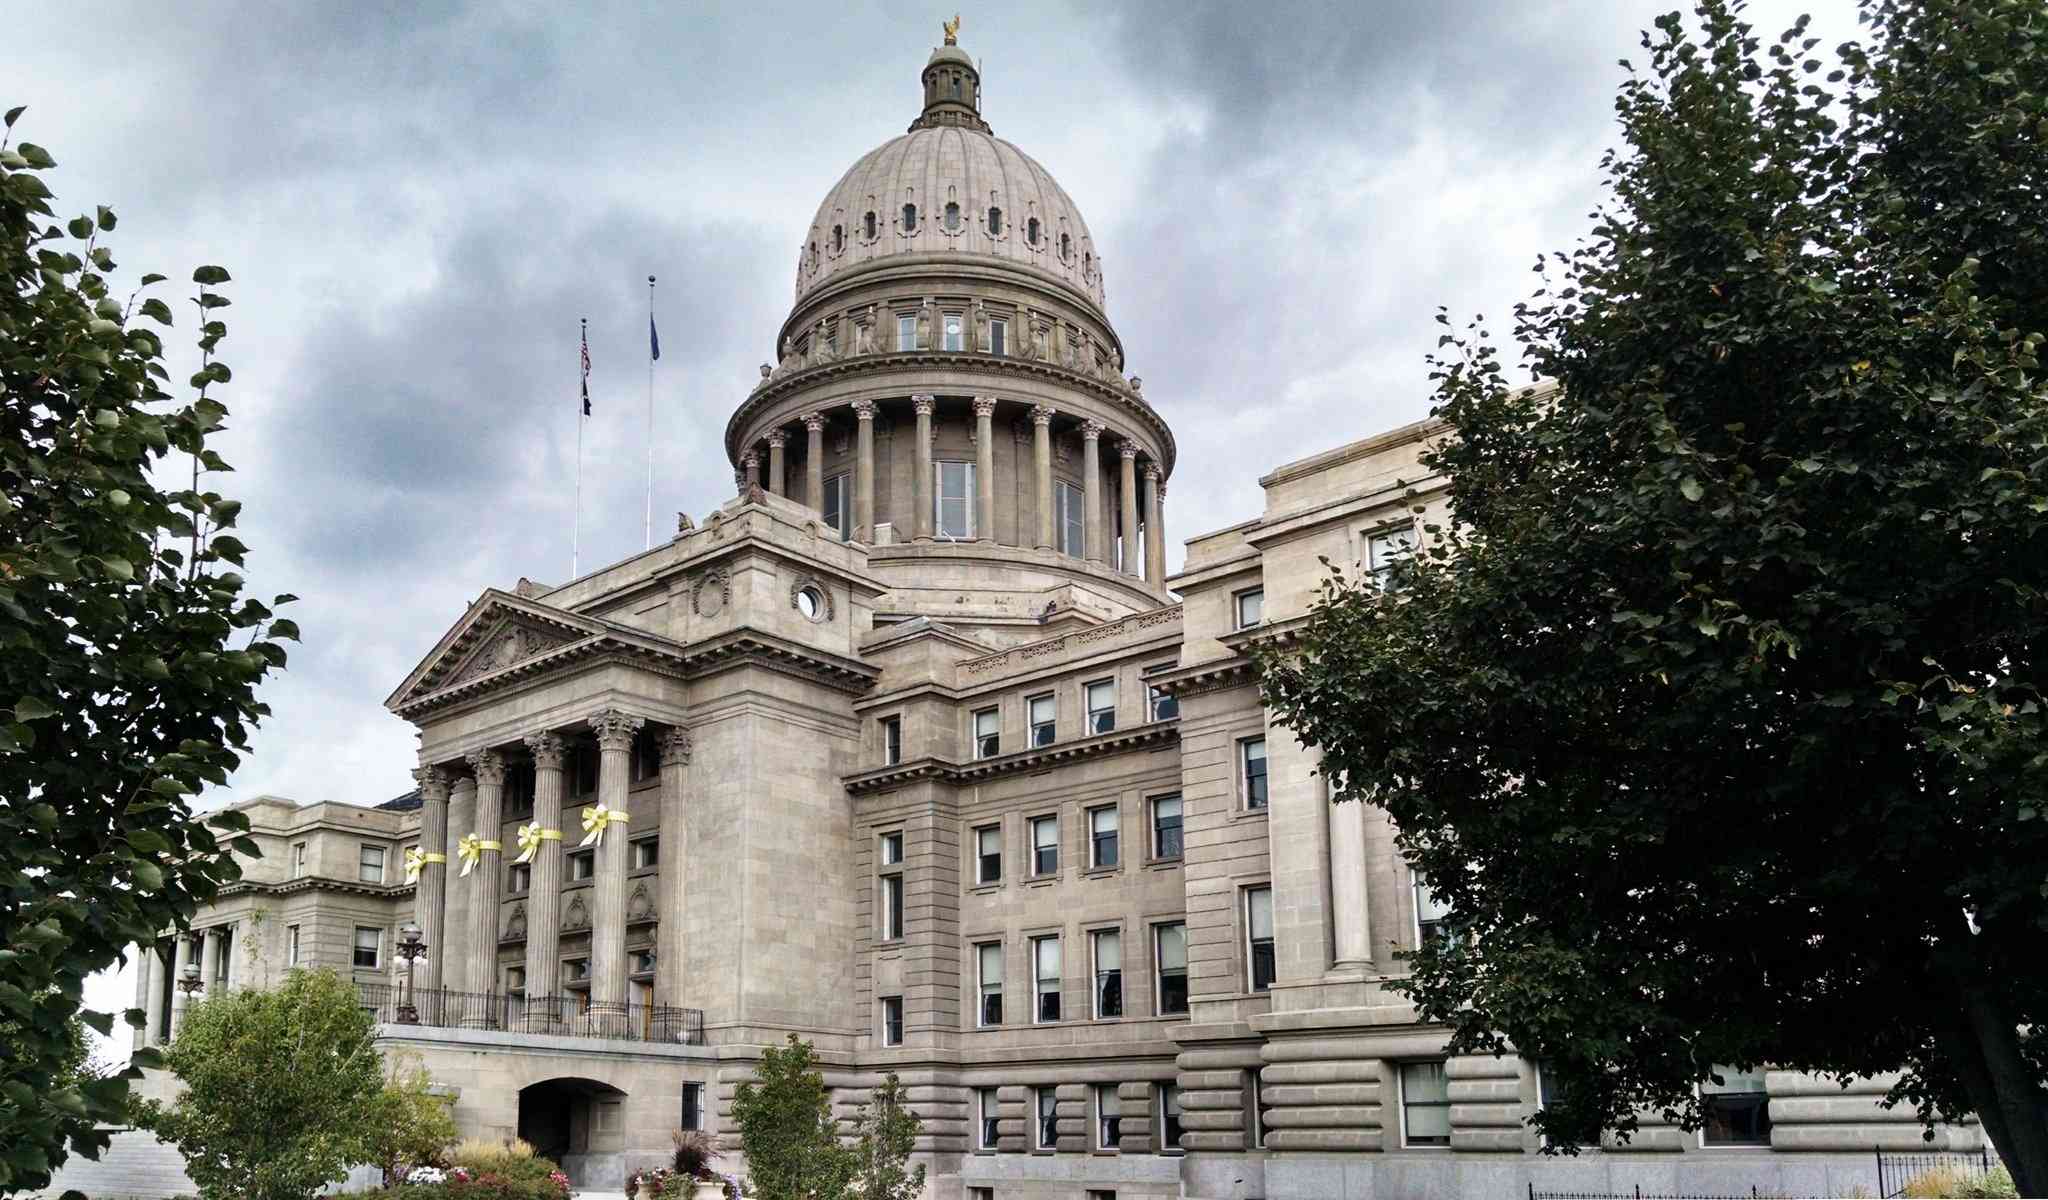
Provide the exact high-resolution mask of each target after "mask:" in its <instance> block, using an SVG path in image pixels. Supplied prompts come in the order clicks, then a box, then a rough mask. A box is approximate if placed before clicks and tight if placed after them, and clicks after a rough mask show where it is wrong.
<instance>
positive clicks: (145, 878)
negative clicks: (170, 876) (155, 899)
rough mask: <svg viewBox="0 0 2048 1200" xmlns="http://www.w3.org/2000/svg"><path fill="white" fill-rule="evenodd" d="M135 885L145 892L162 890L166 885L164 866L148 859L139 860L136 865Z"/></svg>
mask: <svg viewBox="0 0 2048 1200" xmlns="http://www.w3.org/2000/svg"><path fill="white" fill-rule="evenodd" d="M134 871H135V886H136V887H138V888H140V889H141V890H143V891H144V892H160V891H162V890H163V887H164V872H163V868H162V867H159V866H157V865H156V864H155V863H153V862H150V861H149V860H148V859H141V860H138V861H137V862H136V863H135V865H134Z"/></svg>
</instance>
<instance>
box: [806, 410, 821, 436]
mask: <svg viewBox="0 0 2048 1200" xmlns="http://www.w3.org/2000/svg"><path fill="white" fill-rule="evenodd" d="M803 421H804V431H805V432H807V433H823V432H825V414H824V413H821V412H807V413H805V414H804V416H803Z"/></svg>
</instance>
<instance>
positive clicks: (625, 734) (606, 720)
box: [589, 708, 647, 750]
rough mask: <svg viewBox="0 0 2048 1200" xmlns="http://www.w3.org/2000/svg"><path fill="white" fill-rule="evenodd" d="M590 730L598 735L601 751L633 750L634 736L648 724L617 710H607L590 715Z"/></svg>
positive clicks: (598, 744) (598, 745)
mask: <svg viewBox="0 0 2048 1200" xmlns="http://www.w3.org/2000/svg"><path fill="white" fill-rule="evenodd" d="M589 723H590V728H591V730H592V731H593V732H595V733H596V734H597V748H598V749H599V750H631V749H632V748H633V735H634V734H636V733H639V732H640V727H641V726H642V725H645V724H646V723H647V722H646V721H644V720H643V719H641V718H639V717H636V716H634V715H632V714H631V713H623V712H620V711H619V710H618V709H616V708H607V709H604V710H603V711H601V712H595V713H592V714H591V715H590V722H589Z"/></svg>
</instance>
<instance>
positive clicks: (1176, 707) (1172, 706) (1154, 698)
mask: <svg viewBox="0 0 2048 1200" xmlns="http://www.w3.org/2000/svg"><path fill="white" fill-rule="evenodd" d="M1145 702H1146V706H1147V707H1148V708H1150V709H1151V711H1152V719H1153V720H1155V721H1171V720H1173V719H1174V718H1176V717H1178V716H1180V697H1178V696H1176V695H1174V694H1172V693H1171V692H1163V691H1160V690H1159V689H1158V688H1156V687H1151V688H1147V689H1146V690H1145Z"/></svg>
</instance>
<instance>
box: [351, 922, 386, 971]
mask: <svg viewBox="0 0 2048 1200" xmlns="http://www.w3.org/2000/svg"><path fill="white" fill-rule="evenodd" d="M351 965H353V966H356V967H360V968H362V969H363V970H365V971H374V970H376V969H377V968H378V967H380V966H383V965H384V931H383V930H381V929H374V928H371V927H370V926H368V925H358V926H356V946H355V957H354V959H353V961H352V963H351Z"/></svg>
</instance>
